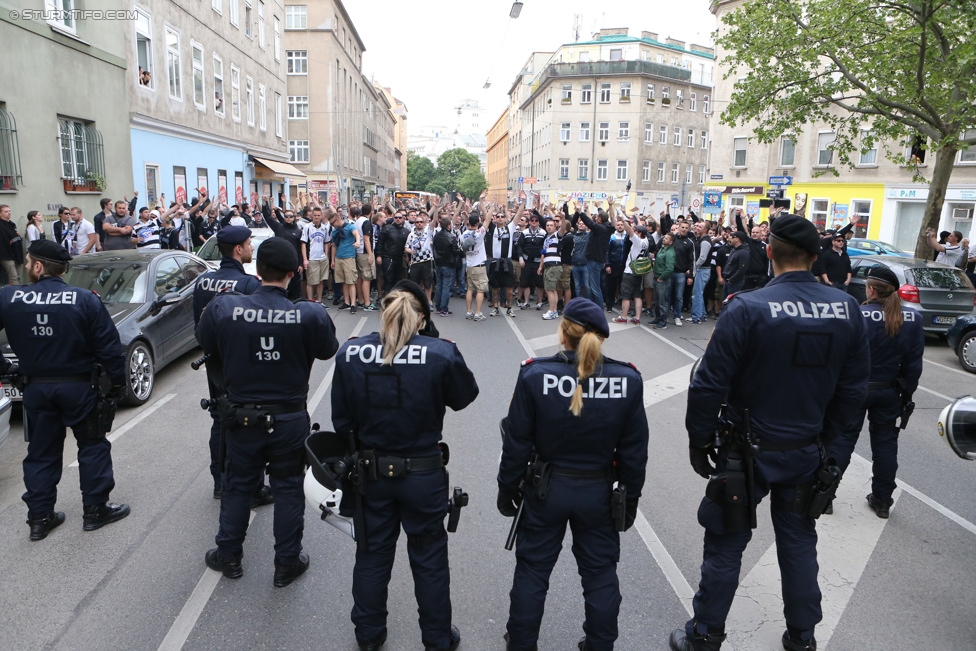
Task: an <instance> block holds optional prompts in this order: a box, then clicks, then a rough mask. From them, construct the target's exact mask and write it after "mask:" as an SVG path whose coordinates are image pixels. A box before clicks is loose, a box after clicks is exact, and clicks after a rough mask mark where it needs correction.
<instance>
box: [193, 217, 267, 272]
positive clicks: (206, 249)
mask: <svg viewBox="0 0 976 651" xmlns="http://www.w3.org/2000/svg"><path fill="white" fill-rule="evenodd" d="M274 236H275V234H274V231H273V230H271V229H270V228H252V229H251V247H252V248H253V249H254V257H252V258H251V261H250V262H248V263H247V264H246V265H244V272H245V273H249V274H251V275H252V276H257V275H258V270H257V259H258V249H259V248H260V247H261V243H262V242H264V241H265V240H266V239H268V238H269V237H274ZM197 255H198V256H199V257H201V258H203V259H204V261H205V262H206V263H207V266H209V267H210V268H211V269H217V268H218V267H220V258H221V257H222V256H221V255H220V251H219V250H218V249H217V236H216V235H212V236H211V237H210V239H209V240H207V241H206V242H204V244H203V246H201V247H200V250H199V251H197Z"/></svg>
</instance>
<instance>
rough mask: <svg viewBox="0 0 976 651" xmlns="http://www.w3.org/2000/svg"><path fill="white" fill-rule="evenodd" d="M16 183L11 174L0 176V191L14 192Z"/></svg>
mask: <svg viewBox="0 0 976 651" xmlns="http://www.w3.org/2000/svg"><path fill="white" fill-rule="evenodd" d="M16 191H17V185H16V184H15V183H14V177H12V176H0V192H16Z"/></svg>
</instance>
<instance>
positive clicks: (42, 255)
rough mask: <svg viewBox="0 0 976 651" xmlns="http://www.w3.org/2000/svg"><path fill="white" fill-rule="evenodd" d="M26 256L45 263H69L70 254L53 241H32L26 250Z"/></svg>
mask: <svg viewBox="0 0 976 651" xmlns="http://www.w3.org/2000/svg"><path fill="white" fill-rule="evenodd" d="M27 255H29V256H30V257H32V258H34V259H35V260H46V261H47V262H70V261H71V254H70V253H68V251H67V249H65V248H64V247H63V246H60V245H59V244H56V243H55V242H54V241H53V240H34V241H33V242H32V243H31V245H30V247H28V249H27Z"/></svg>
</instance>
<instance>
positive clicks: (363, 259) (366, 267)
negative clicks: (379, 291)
mask: <svg viewBox="0 0 976 651" xmlns="http://www.w3.org/2000/svg"><path fill="white" fill-rule="evenodd" d="M356 272H357V273H358V274H359V279H360V280H372V279H373V278H374V277H376V265H375V263H371V262H370V261H369V256H368V255H366V254H365V253H357V254H356Z"/></svg>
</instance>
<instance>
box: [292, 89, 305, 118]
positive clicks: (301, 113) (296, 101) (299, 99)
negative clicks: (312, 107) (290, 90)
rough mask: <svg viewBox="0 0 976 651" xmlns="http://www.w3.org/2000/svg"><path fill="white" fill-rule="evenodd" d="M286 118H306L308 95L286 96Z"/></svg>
mask: <svg viewBox="0 0 976 651" xmlns="http://www.w3.org/2000/svg"><path fill="white" fill-rule="evenodd" d="M288 119H290V120H307V119H308V95H289V96H288Z"/></svg>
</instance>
